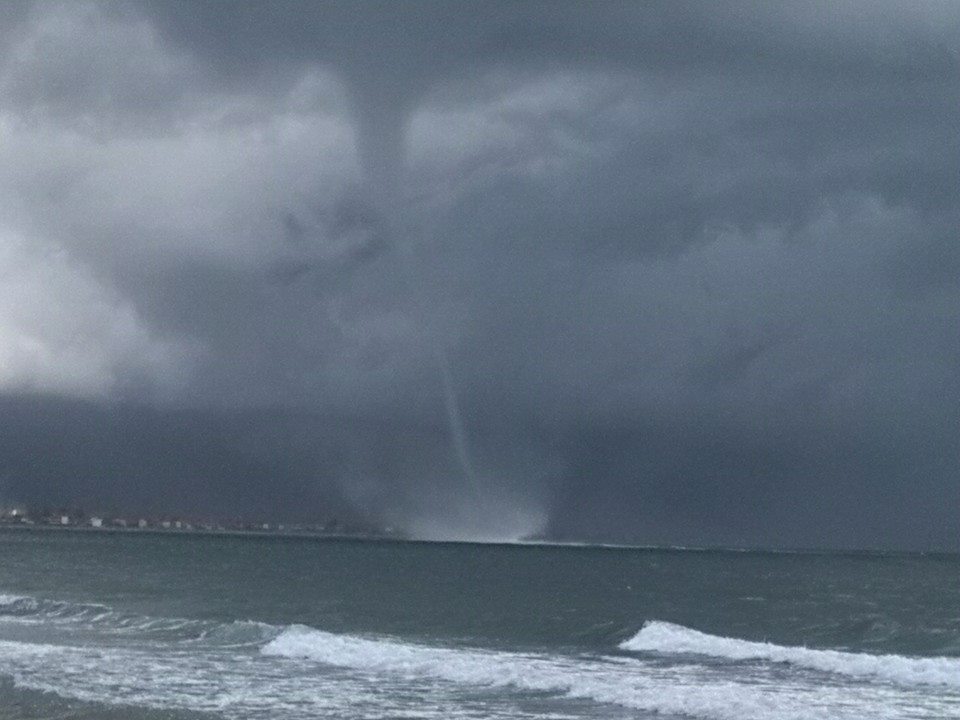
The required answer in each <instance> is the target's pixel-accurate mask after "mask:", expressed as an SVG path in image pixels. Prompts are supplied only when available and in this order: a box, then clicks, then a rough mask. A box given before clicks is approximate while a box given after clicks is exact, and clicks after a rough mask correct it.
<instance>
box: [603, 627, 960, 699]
mask: <svg viewBox="0 0 960 720" xmlns="http://www.w3.org/2000/svg"><path fill="white" fill-rule="evenodd" d="M620 649H622V650H628V651H632V652H655V653H662V654H671V655H676V654H681V655H705V656H708V657H713V658H722V659H725V660H734V661H740V660H765V661H768V662H774V663H787V664H790V665H795V666H798V667H804V668H809V669H812V670H819V671H821V672H828V673H834V674H838V675H846V676H850V677H857V678H878V679H882V680H889V681H891V682H895V683H900V684H905V685H947V686H951V687H956V688H960V658H949V657H930V658H915V657H905V656H903V655H871V654H868V653H854V652H841V651H839V650H816V649H812V648H806V647H791V646H784V645H775V644H773V643H768V642H755V641H751V640H739V639H737V638H728V637H720V636H717V635H709V634H707V633H703V632H700V631H698V630H691V629H690V628H686V627H683V626H682V625H675V624H673V623H669V622H661V621H656V620H655V621H651V622H648V623H646V624H645V625H644V626H643V628H642V629H641V630H640V632H638V633H637V634H636V635H634V636H633V637H632V638H630V639H629V640H626V641H625V642H623V643H621V644H620Z"/></svg>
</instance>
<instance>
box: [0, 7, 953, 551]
mask: <svg viewBox="0 0 960 720" xmlns="http://www.w3.org/2000/svg"><path fill="white" fill-rule="evenodd" d="M958 128H960V3H957V2H939V3H938V2H906V1H904V2H884V1H882V0H871V1H869V2H866V1H864V2H791V3H769V2H727V3H713V2H673V1H671V2H648V3H640V2H631V3H618V2H604V3H594V2H580V3H570V2H549V3H541V2H534V1H532V0H524V1H523V2H506V3H505V2H490V1H486V2H482V3H460V2H452V1H448V2H405V3H396V2H364V3H354V2H334V3H314V2H310V3H307V2H281V1H272V2H256V3H247V2H230V3H214V2H192V1H191V2H175V1H173V0H169V1H164V2H104V3H96V2H83V1H70V2H62V3H61V2H53V1H44V2H39V3H37V4H35V5H34V4H30V3H26V2H16V1H13V2H6V3H3V4H2V5H0V500H4V501H7V502H10V501H20V502H29V503H34V504H43V503H49V504H53V505H59V504H74V505H82V506H84V507H86V508H88V509H94V508H101V509H103V510H110V509H125V510H130V511H134V512H185V513H197V514H202V513H212V514H220V515H243V516H247V517H263V518H268V519H269V518H288V519H309V518H312V517H325V516H330V515H337V516H340V517H350V518H361V519H363V518H365V519H370V520H372V521H375V522H381V523H389V524H393V525H397V526H399V527H401V528H403V529H405V530H406V531H407V532H409V533H411V534H412V535H415V536H418V537H426V538H487V539H491V538H499V539H507V538H517V537H522V536H527V535H538V536H547V537H551V538H556V539H580V540H607V541H629V542H640V543H670V544H688V545H715V544H721V545H731V544H734V545H760V546H774V547H785V546H818V547H824V546H828V547H853V548H857V547H863V548H903V549H926V548H945V549H953V550H957V549H960V231H958V228H960V133H958ZM445 370H446V371H449V372H445ZM445 375H446V376H447V377H448V378H449V380H450V383H449V386H447V385H445V384H444V377H445ZM446 387H449V388H452V389H453V396H447V394H446V393H445V388H446ZM451 413H452V414H453V415H459V425H460V426H461V429H462V443H461V445H462V447H461V448H460V450H462V452H458V442H457V435H458V434H459V433H458V432H457V428H456V424H457V423H453V424H451ZM464 460H466V461H467V463H469V465H470V466H472V471H471V470H470V469H469V468H465V467H464V462H463V461H464Z"/></svg>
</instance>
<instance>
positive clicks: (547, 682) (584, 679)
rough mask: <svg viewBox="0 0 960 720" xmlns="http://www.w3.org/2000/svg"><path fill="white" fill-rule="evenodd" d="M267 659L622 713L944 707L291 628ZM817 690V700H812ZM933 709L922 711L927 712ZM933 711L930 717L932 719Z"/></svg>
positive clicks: (713, 714) (269, 647)
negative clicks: (513, 692) (583, 703)
mask: <svg viewBox="0 0 960 720" xmlns="http://www.w3.org/2000/svg"><path fill="white" fill-rule="evenodd" d="M261 653H262V654H263V655H266V656H274V657H283V658H288V659H301V660H307V661H312V662H316V663H322V664H323V665H332V666H335V667H340V668H348V669H352V670H359V671H362V672H365V673H375V674H382V675H384V676H387V677H391V678H393V679H401V680H403V681H404V682H407V683H411V682H417V681H422V680H424V679H428V680H441V681H446V682H450V683H456V684H457V685H469V686H474V687H486V688H516V689H519V690H523V691H534V692H541V693H550V694H556V695H560V696H564V697H568V698H574V699H580V700H591V701H594V702H599V703H605V704H611V705H619V706H621V707H626V708H630V709H633V710H641V711H645V712H651V713H654V714H658V715H667V716H682V717H695V718H712V719H716V720H734V719H735V720H746V719H748V718H771V717H776V718H778V720H786V719H790V720H814V719H816V720H822V719H823V718H827V717H829V718H862V717H867V716H869V717H873V718H888V717H889V718H894V717H903V712H904V709H905V707H910V708H912V709H913V711H915V712H916V713H917V715H916V716H917V717H936V716H937V715H936V713H938V712H941V706H940V705H939V704H938V701H937V700H936V699H935V698H927V697H925V693H924V691H923V690H922V689H906V688H905V689H904V690H903V691H898V692H892V691H882V690H880V689H879V688H877V687H875V686H874V687H870V686H863V685H861V686H859V687H855V686H831V685H829V684H816V685H813V686H811V684H810V683H809V682H808V681H803V680H799V681H797V682H795V683H783V682H780V681H778V682H776V683H771V682H766V681H764V679H763V678H762V677H746V676H744V677H740V678H739V680H740V681H737V679H736V676H730V675H729V674H727V673H726V672H724V670H723V668H716V667H705V666H702V665H697V664H681V665H663V664H660V663H654V662H645V661H643V660H641V659H635V658H625V657H617V656H579V657H578V656H556V655H544V654H536V653H534V654H523V653H513V652H503V651H484V650H478V649H468V648H444V647H431V646H427V645H417V644H410V643H405V642H399V641H395V640H386V639H373V638H362V637H355V636H348V635H337V634H333V633H328V632H324V631H321V630H315V629H313V628H310V627H306V626H290V627H288V628H287V629H285V630H284V631H283V632H282V633H280V635H278V636H277V637H276V638H274V639H273V640H271V641H270V642H269V643H267V644H266V645H265V646H264V647H263V648H262V649H261ZM813 689H815V690H816V693H812V692H811V691H812V690H813ZM926 704H930V705H931V706H932V707H930V708H927V707H924V705H926ZM930 710H934V713H935V714H934V715H928V714H927V713H928V712H929V711H930Z"/></svg>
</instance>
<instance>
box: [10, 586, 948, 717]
mask: <svg viewBox="0 0 960 720" xmlns="http://www.w3.org/2000/svg"><path fill="white" fill-rule="evenodd" d="M0 620H2V621H5V622H7V623H11V624H13V625H17V624H20V623H24V626H23V627H24V628H30V627H34V626H35V625H36V624H39V623H49V624H50V625H49V626H48V627H46V628H44V630H43V634H42V638H43V639H42V640H41V641H37V640H40V637H38V638H37V639H36V640H32V641H29V642H24V641H23V637H24V636H23V634H22V633H19V634H18V635H17V636H16V639H0V676H8V677H10V678H12V681H13V682H14V684H15V686H17V687H20V688H25V689H30V690H37V691H41V692H52V693H55V694H57V695H60V696H63V697H68V698H76V699H80V700H86V701H91V702H99V703H106V704H110V705H138V706H146V707H152V708H157V709H167V710H170V709H183V710H189V711H202V712H216V713H218V714H219V715H222V716H223V717H226V718H233V719H236V720H247V719H250V720H252V719H253V718H257V717H263V716H265V715H269V716H276V717H282V718H286V719H287V720H306V719H307V718H313V717H317V716H326V717H359V716H360V715H362V713H360V715H358V714H357V713H358V710H357V708H358V707H369V706H370V704H371V703H375V704H377V706H378V707H381V709H383V710H384V714H386V715H394V716H402V715H407V714H409V713H410V711H411V708H412V706H411V704H410V703H414V706H415V707H416V711H417V713H418V715H420V716H423V717H435V718H441V717H442V718H453V717H467V716H470V711H469V708H468V707H467V706H464V705H463V704H462V700H461V698H462V692H463V689H464V688H469V689H470V693H471V695H473V694H475V693H479V694H480V696H482V697H484V702H486V703H487V706H486V707H487V709H488V710H489V712H488V713H487V715H488V716H489V717H491V718H516V717H521V716H523V717H541V716H542V711H543V710H544V708H546V707H547V706H543V705H538V706H537V707H538V708H540V709H539V710H536V711H533V712H532V714H526V713H520V711H519V710H518V707H519V706H518V705H517V704H516V702H517V699H518V698H530V697H536V698H538V699H537V702H538V703H554V702H563V701H564V700H566V699H572V700H574V701H575V704H574V705H562V706H558V707H557V708H556V709H560V708H567V709H568V710H569V709H570V708H577V707H579V708H587V707H589V704H591V703H598V704H601V705H607V706H619V707H621V708H625V709H627V710H628V711H629V712H635V711H640V712H642V713H650V714H654V715H663V716H667V717H687V718H701V719H709V720H770V718H776V719H777V720H821V719H823V718H830V719H831V720H862V718H864V717H870V718H876V719H877V720H892V719H894V718H905V717H912V718H943V717H948V716H955V715H956V714H957V710H958V709H960V693H958V692H957V691H956V689H957V687H960V665H958V663H960V659H956V660H955V659H950V658H928V659H917V658H904V657H898V656H872V655H860V654H854V653H842V652H837V651H823V650H807V649H805V648H787V647H780V646H776V645H769V644H767V643H752V642H748V641H743V640H735V639H729V638H721V637H715V636H711V635H706V634H704V633H700V632H697V631H694V630H690V629H687V628H684V627H681V626H679V625H671V624H670V623H663V622H651V623H648V624H647V625H645V626H644V628H643V629H642V630H641V631H640V632H639V633H637V635H636V636H635V637H633V638H631V639H630V640H628V641H626V642H625V643H623V644H622V645H621V649H622V650H626V651H631V652H641V653H642V655H640V656H637V655H629V654H624V653H622V652H617V650H616V648H614V647H611V648H610V652H609V653H600V654H597V653H580V654H566V653H558V652H546V651H537V652H521V651H519V650H507V649H489V648H488V649H484V648H479V647H463V646H458V645H432V644H427V643H420V642H410V641H407V640H404V639H400V638H393V637H371V636H359V635H349V634H340V633H332V632H327V631H324V630H319V629H316V628H312V627H309V626H305V625H270V624H266V623H259V622H255V621H242V620H235V621H225V622H223V621H214V620H196V619H193V620H190V619H182V618H157V617H149V616H144V615H134V614H129V613H122V612H119V611H117V610H114V609H112V608H110V607H108V606H105V605H99V604H95V603H71V602H65V601H60V600H48V599H41V598H33V597H28V596H19V595H17V596H14V595H0ZM51 630H56V631H58V632H59V631H60V630H63V631H67V632H68V633H69V635H68V636H67V637H66V638H65V639H66V642H60V641H58V640H57V638H58V637H59V636H58V635H57V633H54V634H52V635H51V634H50V631H51ZM75 632H82V633H83V635H82V636H80V637H79V639H80V640H81V642H76V641H75V639H74V638H75V636H74V635H73V633H75ZM28 637H29V636H28ZM651 653H652V656H651ZM666 656H669V657H666ZM703 656H707V657H708V658H711V659H712V660H709V661H704V659H703ZM718 659H719V660H718ZM741 660H759V661H764V662H763V663H762V664H759V665H757V664H744V663H742V662H738V661H741ZM731 661H732V662H731ZM770 662H773V663H781V662H786V663H790V665H792V666H803V667H804V668H808V670H802V669H800V670H794V671H785V670H784V669H783V668H779V669H778V667H777V666H776V665H770V664H769V663H770ZM811 669H812V670H815V671H826V672H829V673H834V674H835V675H836V678H837V679H836V680H831V679H830V678H829V677H827V676H824V675H820V674H813V673H811V672H810V670H811ZM843 675H846V676H848V677H849V676H853V678H852V679H846V680H844V679H843V678H842V677H841V676H843ZM877 679H881V680H890V679H893V680H895V682H894V683H887V682H881V683H878V682H876V680H877ZM931 685H940V686H944V685H946V686H950V687H946V688H943V687H941V688H940V689H938V690H933V689H932V688H931ZM411 688H416V693H414V695H413V696H411V694H410V692H411ZM384 703H387V704H386V705H384ZM583 703H586V705H584V704H583ZM579 712H580V711H576V712H575V713H574V715H575V716H577V717H579V716H580V715H579V714H578V713H579ZM594 714H595V713H594V712H593V711H589V712H586V715H587V716H591V717H592V716H594ZM558 717H559V715H558ZM564 717H567V716H566V715H564ZM569 717H573V715H571V716H569Z"/></svg>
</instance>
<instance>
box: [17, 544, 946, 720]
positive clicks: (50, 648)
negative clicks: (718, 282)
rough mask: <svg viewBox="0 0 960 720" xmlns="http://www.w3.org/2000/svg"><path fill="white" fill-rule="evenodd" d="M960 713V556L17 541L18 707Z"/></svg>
mask: <svg viewBox="0 0 960 720" xmlns="http://www.w3.org/2000/svg"><path fill="white" fill-rule="evenodd" d="M54 717H57V718H61V717H76V718H91V719H92V718H133V719H136V718H200V717H213V718H267V717H269V718H276V719H281V720H283V719H290V720H294V719H297V718H338V719H339V718H346V719H349V718H524V717H528V718H551V719H560V718H649V717H657V718H705V719H706V718H712V719H717V720H725V719H730V720H750V719H751V718H784V719H787V718H796V719H800V718H804V719H807V718H809V719H810V720H827V719H830V718H850V719H854V718H856V719H861V718H862V719H866V718H871V719H873V718H878V719H883V718H960V557H957V556H911V555H875V554H874V555H867V554H862V555H856V554H853V555H850V554H847V555H840V554H796V553H794V554H791V553H761V552H727V551H709V552H707V551H680V550H647V549H610V548H607V549H604V548H569V547H567V548H556V547H532V546H527V547H524V546H509V547H508V546H482V545H465V544H457V545H453V544H451V545H442V544H414V543H410V544H404V543H376V542H356V541H354V542H351V541H331V540H326V541H321V540H311V539H304V538H270V537H211V536H186V535H149V534H135V533H124V534H110V533H94V532H68V531H5V532H0V718H54Z"/></svg>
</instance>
